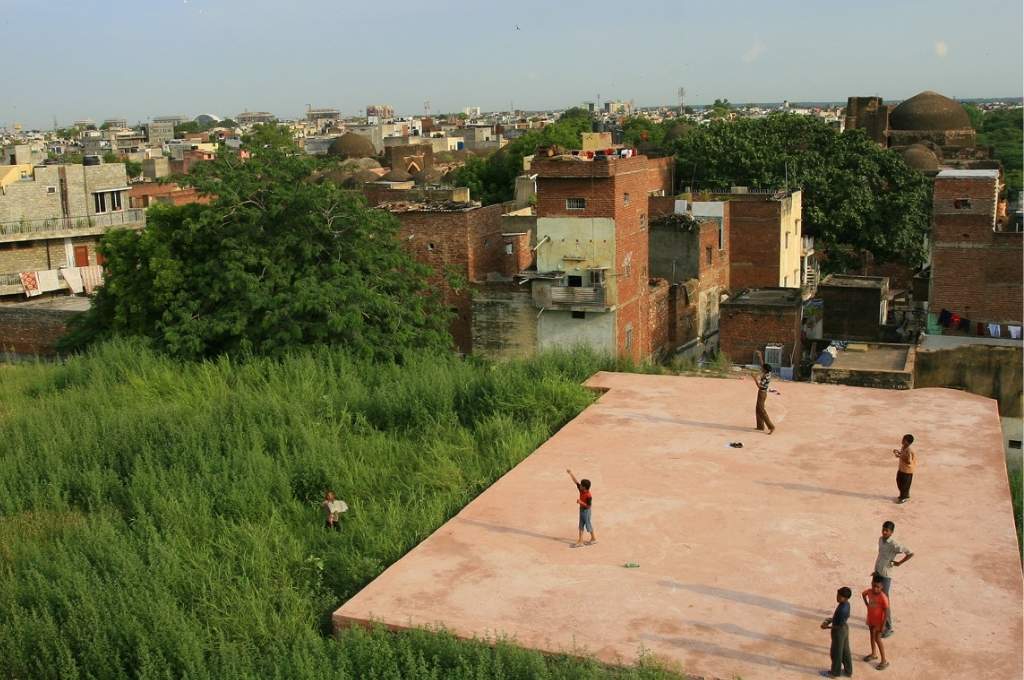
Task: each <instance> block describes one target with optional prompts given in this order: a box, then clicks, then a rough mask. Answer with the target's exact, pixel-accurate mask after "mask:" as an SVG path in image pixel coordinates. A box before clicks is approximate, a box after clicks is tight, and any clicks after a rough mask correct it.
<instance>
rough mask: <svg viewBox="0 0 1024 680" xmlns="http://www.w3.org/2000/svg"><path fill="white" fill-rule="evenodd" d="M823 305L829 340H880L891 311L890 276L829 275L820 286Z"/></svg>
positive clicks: (820, 297) (824, 331)
mask: <svg viewBox="0 0 1024 680" xmlns="http://www.w3.org/2000/svg"><path fill="white" fill-rule="evenodd" d="M818 298H819V299H821V301H822V303H823V306H824V310H823V313H824V327H823V329H822V332H823V334H824V337H825V338H828V339H829V340H861V341H871V340H879V339H881V334H882V326H883V325H884V324H885V321H886V317H887V316H888V312H889V279H888V278H887V277H884V276H854V275H850V274H830V275H829V276H827V277H825V279H824V280H823V281H822V282H821V284H820V285H819V286H818Z"/></svg>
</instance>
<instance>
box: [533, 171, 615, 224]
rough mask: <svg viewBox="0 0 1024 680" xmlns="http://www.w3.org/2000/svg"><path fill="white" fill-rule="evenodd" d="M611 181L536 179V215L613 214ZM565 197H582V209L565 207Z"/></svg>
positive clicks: (588, 215)
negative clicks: (584, 202)
mask: <svg viewBox="0 0 1024 680" xmlns="http://www.w3.org/2000/svg"><path fill="white" fill-rule="evenodd" d="M613 187H614V182H613V181H612V180H611V179H610V178H608V177H586V178H578V177H571V178H564V177H538V178H537V217H613V216H614V211H615V201H614V198H613V191H614V189H613ZM568 198H585V199H586V200H587V207H586V208H585V209H583V210H566V208H565V201H566V199H568Z"/></svg>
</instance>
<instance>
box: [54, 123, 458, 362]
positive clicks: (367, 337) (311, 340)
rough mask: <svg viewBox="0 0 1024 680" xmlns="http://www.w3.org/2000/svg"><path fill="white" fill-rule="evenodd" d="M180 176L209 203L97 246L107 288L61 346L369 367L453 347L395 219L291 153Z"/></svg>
mask: <svg viewBox="0 0 1024 680" xmlns="http://www.w3.org/2000/svg"><path fill="white" fill-rule="evenodd" d="M276 134H277V131H276V130H274V129H273V128H257V131H256V132H255V133H254V134H253V139H254V140H255V141H256V142H257V143H254V144H252V145H251V153H252V157H251V158H250V159H248V160H245V161H242V160H240V159H239V158H238V157H237V156H236V155H234V154H232V153H229V152H227V151H222V153H220V154H218V157H217V159H216V160H214V161H211V162H208V163H200V164H198V165H197V166H196V167H195V168H194V169H193V171H192V172H191V173H189V174H188V175H187V176H184V177H180V178H178V179H176V181H178V182H179V183H181V184H184V185H186V186H193V187H195V188H196V189H197V190H199V191H200V192H201V193H203V194H206V195H210V196H216V199H215V200H214V201H213V202H212V203H211V204H209V205H187V206H178V207H176V206H163V205H160V206H154V207H151V208H150V209H149V212H148V220H147V221H148V224H147V227H146V229H144V230H142V231H138V232H136V231H127V230H115V231H112V232H109V233H108V234H107V235H106V236H105V237H104V239H103V241H102V243H101V252H102V253H103V254H104V256H105V257H106V258H107V265H106V284H105V286H104V287H103V288H102V289H101V290H100V292H99V293H98V295H97V297H96V300H95V303H94V305H93V307H92V309H91V310H90V311H89V312H88V313H87V314H85V315H83V317H80V318H79V321H77V322H76V323H75V324H74V325H73V327H72V329H71V333H70V334H69V336H68V337H67V340H66V342H65V344H64V347H65V348H66V349H74V348H77V347H81V346H83V345H84V344H88V343H89V342H91V341H93V340H97V339H101V338H105V337H109V336H111V335H118V334H123V335H137V336H144V337H146V338H150V339H151V340H152V341H153V342H154V343H155V345H156V346H157V347H158V348H160V349H162V350H164V351H166V352H168V353H169V354H171V355H174V356H177V357H181V358H188V359H192V358H200V357H209V356H214V355H221V354H228V355H246V354H250V353H254V354H262V355H281V354H283V353H285V352H287V351H289V350H290V349H292V348H295V347H298V346H309V345H340V346H344V347H346V348H347V349H349V350H350V351H352V352H353V353H355V354H357V355H360V356H365V357H372V358H375V359H400V358H401V357H402V356H403V353H405V352H407V351H408V350H410V349H411V348H423V347H426V348H434V349H443V348H448V347H450V346H451V338H450V336H449V335H448V332H447V324H448V314H449V313H448V312H447V311H446V309H445V307H444V306H443V305H442V304H441V303H440V302H439V299H438V298H437V296H436V294H435V293H434V292H432V290H431V289H429V288H428V285H427V283H426V282H427V277H428V276H429V274H430V270H429V269H428V268H426V267H424V266H422V265H420V264H418V263H417V262H416V261H414V260H413V259H412V257H411V256H410V255H409V254H408V253H407V252H406V251H405V250H403V248H402V246H401V244H400V243H399V241H398V239H397V233H398V222H397V221H396V220H395V218H394V217H393V216H392V215H390V214H389V213H386V212H384V211H379V210H371V209H369V208H368V207H367V206H366V203H365V201H364V200H363V198H362V197H361V196H360V195H358V194H356V193H354V192H348V191H344V190H342V189H340V188H338V187H337V186H335V185H334V184H333V183H330V182H324V183H319V184H318V183H315V182H313V181H312V180H311V174H312V170H313V168H314V166H315V163H314V162H313V161H312V160H311V159H309V157H308V156H305V155H303V154H298V153H294V151H293V150H292V148H291V147H289V146H284V147H281V146H265V145H262V144H260V143H258V141H259V140H260V139H266V138H268V137H269V136H271V135H276Z"/></svg>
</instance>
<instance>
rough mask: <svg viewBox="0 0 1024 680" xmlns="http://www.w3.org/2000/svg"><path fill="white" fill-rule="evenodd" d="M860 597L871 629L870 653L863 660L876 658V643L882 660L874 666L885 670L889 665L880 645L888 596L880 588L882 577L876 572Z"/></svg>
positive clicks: (883, 648)
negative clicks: (866, 611) (865, 608)
mask: <svg viewBox="0 0 1024 680" xmlns="http://www.w3.org/2000/svg"><path fill="white" fill-rule="evenodd" d="M861 597H863V598H864V605H865V606H866V607H867V608H868V628H869V629H870V630H871V653H870V654H868V655H867V656H865V657H864V660H865V661H873V660H875V659H877V658H878V657H877V656H875V646H876V645H877V646H878V653H879V654H881V655H882V660H881V662H879V664H878V666H876V668H878V670H880V671H881V670H885V669H886V668H888V667H889V662H888V661H887V660H886V658H885V647H884V646H882V628H884V627H885V612H886V610H888V609H889V598H888V597H886V595H885V592H884V591H883V590H882V579H880V578H879V577H878V575H877V574H876V575H875V576H874V577H873V578H872V579H871V587H870V588H868V589H867V590H865V591H864V592H863V593H861Z"/></svg>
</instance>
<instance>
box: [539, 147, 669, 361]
mask: <svg viewBox="0 0 1024 680" xmlns="http://www.w3.org/2000/svg"><path fill="white" fill-rule="evenodd" d="M549 153H553V152H545V151H543V150H542V151H541V152H540V153H538V155H537V156H536V157H535V158H534V160H533V162H532V166H531V173H533V174H535V175H536V178H537V208H536V211H537V226H536V229H537V233H536V237H535V238H536V246H535V248H536V251H537V263H536V269H535V270H531V271H524V272H522V276H523V277H524V278H526V279H528V280H529V281H530V286H531V292H532V295H533V301H534V305H535V307H536V308H537V309H538V310H539V316H538V317H537V332H536V334H537V349H540V350H544V349H548V348H555V347H563V348H564V347H572V346H574V345H585V346H588V347H591V348H593V349H595V350H597V351H598V352H605V353H608V354H615V355H619V356H626V357H630V358H632V359H634V360H638V361H639V360H642V359H646V358H648V357H650V356H651V355H652V354H653V353H655V352H656V351H658V350H659V349H660V347H658V346H656V343H658V342H663V333H661V331H653V330H652V328H651V327H650V324H651V310H650V303H649V297H650V292H651V287H652V286H651V282H650V274H649V262H648V249H649V243H648V240H649V233H648V219H649V197H650V195H651V194H652V193H654V194H656V193H659V192H662V191H664V189H665V187H664V186H663V185H662V184H661V183H660V180H658V179H657V178H658V177H659V173H657V172H652V164H651V163H650V161H649V160H648V159H647V158H646V157H645V156H635V155H629V154H627V156H626V157H621V156H617V155H613V156H608V155H605V154H595V155H594V156H593V157H592V158H587V157H586V156H585V155H581V154H579V153H576V154H572V155H570V154H564V155H559V156H554V155H548V154H549ZM656 182H657V184H656ZM661 285H662V284H659V283H655V285H654V288H655V289H657V288H660V287H661ZM657 295H661V293H657Z"/></svg>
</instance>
